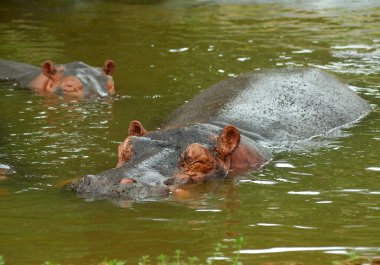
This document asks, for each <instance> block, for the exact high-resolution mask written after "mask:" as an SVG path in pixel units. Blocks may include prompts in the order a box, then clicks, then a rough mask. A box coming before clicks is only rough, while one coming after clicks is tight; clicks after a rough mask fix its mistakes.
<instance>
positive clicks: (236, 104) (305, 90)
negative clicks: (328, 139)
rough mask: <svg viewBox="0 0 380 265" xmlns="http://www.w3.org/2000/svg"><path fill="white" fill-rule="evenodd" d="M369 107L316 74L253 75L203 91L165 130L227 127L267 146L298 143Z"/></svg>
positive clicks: (310, 70) (278, 71)
mask: <svg viewBox="0 0 380 265" xmlns="http://www.w3.org/2000/svg"><path fill="white" fill-rule="evenodd" d="M370 110H371V107H370V105H369V104H368V103H367V102H366V101H364V100H363V99H361V98H360V97H359V96H357V95H356V94H355V93H354V92H353V91H352V90H350V89H349V88H348V86H347V85H345V84H343V83H342V82H340V81H339V80H337V79H336V78H335V77H334V76H332V75H330V74H327V73H325V72H323V71H321V70H319V69H313V68H302V69H273V70H265V71H257V72H252V73H248V74H244V75H241V76H238V77H236V78H232V79H229V80H226V81H223V82H221V83H218V84H216V85H214V86H212V87H211V88H209V89H207V90H204V91H203V92H202V93H200V94H199V95H198V96H196V97H195V98H193V99H192V100H190V101H189V102H187V103H186V104H184V105H183V106H182V107H180V108H179V109H177V110H176V111H175V112H174V113H172V114H171V115H170V116H169V119H168V121H167V122H166V123H165V127H166V128H169V127H179V126H185V125H189V124H194V123H212V124H218V125H223V124H232V125H235V126H237V127H238V128H239V129H240V130H241V131H242V132H243V133H244V132H246V133H247V134H253V135H255V136H256V137H258V138H262V139H266V140H270V141H276V142H277V141H289V140H291V141H294V140H303V139H308V138H310V137H313V136H316V135H321V134H325V133H327V132H329V131H330V130H332V129H334V128H337V127H340V126H343V125H346V124H348V123H351V122H353V121H356V120H357V119H359V118H360V117H362V116H363V115H365V114H366V113H368V112H369V111H370Z"/></svg>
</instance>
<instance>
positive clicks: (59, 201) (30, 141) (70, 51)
mask: <svg viewBox="0 0 380 265" xmlns="http://www.w3.org/2000/svg"><path fill="white" fill-rule="evenodd" d="M379 28H380V4H379V3H377V1H369V0H368V1H355V0H351V1H328V0H325V1H313V2H311V1H306V0H301V1H296V0H288V1H280V0H271V1H261V0H260V1H259V0H257V1H253V0H241V1H211V0H210V1H207V0H204V1H201V0H198V1H197V0H191V1H174V0H168V1H164V0H161V1H158V0H156V1H148V0H145V1H138V0H135V1H116V0H115V1H100V0H98V1H86V0H82V1H65V2H63V1H7V2H4V3H2V4H1V6H0V31H1V37H0V40H1V41H0V57H1V58H3V59H8V60H16V61H21V62H26V63H30V64H34V65H40V64H41V63H42V62H43V61H44V60H46V59H51V60H53V61H55V62H57V63H65V62H70V61H78V60H81V61H84V62H86V63H88V64H91V65H98V66H101V65H102V64H103V62H104V61H105V60H106V59H109V58H110V59H114V60H115V61H116V64H117V69H116V74H115V76H114V78H115V81H116V89H117V96H116V97H115V99H113V100H109V101H96V102H76V101H72V100H71V101H70V100H66V99H61V98H58V97H55V96H51V97H41V96H39V95H36V94H35V93H33V92H31V91H29V90H26V89H20V88H18V87H17V86H13V84H11V83H1V84H0V106H1V118H0V120H1V123H0V133H1V138H0V141H1V142H0V163H6V164H11V165H12V166H14V169H15V170H16V171H17V173H16V174H14V175H11V176H9V177H8V178H7V179H5V180H3V179H0V222H1V229H0V254H1V255H3V256H4V257H5V260H6V262H7V264H41V263H43V262H44V261H45V260H51V261H56V262H60V263H62V264H96V263H97V262H99V261H101V260H103V259H104V258H105V257H107V258H120V259H127V260H128V261H129V262H130V264H135V263H136V261H137V260H138V259H139V258H140V257H141V256H143V255H147V254H149V255H151V256H152V257H155V256H157V255H159V254H160V253H165V254H172V253H174V251H175V250H176V249H181V250H183V251H185V252H186V253H187V255H189V256H198V257H200V258H201V260H202V261H204V260H205V259H206V258H207V257H211V256H212V255H213V252H214V247H215V244H216V243H218V242H223V243H224V244H226V245H228V246H229V248H228V249H226V250H225V251H224V252H225V255H226V256H229V257H231V256H232V255H233V253H232V251H233V250H234V244H235V243H234V241H233V240H234V239H235V238H236V237H237V236H239V235H242V236H244V238H245V241H246V244H245V246H244V247H243V250H242V257H241V259H242V261H243V262H244V264H262V263H264V262H280V261H300V262H304V263H305V264H321V265H322V264H331V262H332V261H334V260H341V259H344V258H345V256H342V254H344V253H347V251H352V250H353V249H354V250H355V251H357V252H358V253H359V254H361V255H365V256H370V257H374V256H378V255H380V250H379V247H380V244H379V239H378V238H379V234H380V203H379V201H380V200H379V199H380V184H379V177H380V173H379V170H380V154H379V150H380V149H379V147H380V112H379V109H377V110H375V111H374V112H372V113H371V114H370V115H368V116H367V117H365V118H364V119H363V120H361V121H360V122H359V123H357V124H355V125H354V126H353V127H352V128H350V129H347V130H345V137H343V138H336V139H334V140H333V141H332V142H330V143H328V144H327V145H324V147H323V148H319V149H309V150H301V151H298V152H282V153H278V154H276V155H275V160H274V161H273V162H272V163H271V164H270V165H268V166H266V167H265V168H264V169H263V170H262V171H260V172H256V173H252V174H247V175H246V176H241V177H239V178H238V180H236V181H233V182H228V183H217V184H215V185H210V186H207V187H204V189H202V190H201V191H198V193H196V194H194V196H193V198H191V199H189V200H184V201H178V200H175V199H173V200H164V201H156V202H141V203H125V204H122V205H118V206H121V207H118V206H116V205H113V204H112V203H111V202H109V201H92V202H88V201H84V200H83V199H81V198H77V197H76V195H75V194H74V193H72V192H70V191H67V190H66V189H65V188H63V186H64V184H65V183H66V182H67V181H69V180H70V179H72V178H73V177H76V176H81V175H83V174H89V173H97V172H99V171H102V170H105V169H108V168H111V167H113V166H114V165H115V164H116V160H117V151H116V150H117V145H118V143H120V142H121V141H122V140H123V139H124V138H125V136H126V134H127V129H128V125H129V123H130V121H132V120H134V119H138V120H140V121H141V122H142V123H143V124H144V127H145V128H147V129H150V130H153V129H156V128H158V127H160V125H161V124H162V122H163V121H164V118H165V116H166V115H167V114H169V113H170V112H171V111H173V110H174V109H175V108H176V107H178V106H180V105H181V104H183V103H184V102H185V101H186V100H188V99H190V98H191V97H193V96H194V95H196V94H197V93H198V92H199V91H201V90H202V89H205V88H207V87H208V86H210V85H212V84H214V83H216V82H219V81H221V80H224V79H226V78H228V77H230V76H235V75H238V74H240V73H244V72H247V71H251V70H253V69H262V68H281V67H301V66H313V67H319V68H322V69H326V70H327V71H329V72H332V73H335V74H336V75H338V77H339V78H340V79H342V80H343V81H344V82H346V83H348V84H349V85H350V86H351V88H352V89H354V90H355V91H357V93H358V94H360V95H361V96H362V97H363V98H365V99H366V100H368V101H369V102H370V103H371V104H375V105H378V106H380V85H379V83H380V77H379V70H380V35H379ZM319 141H323V139H320V140H319ZM221 264H225V262H221Z"/></svg>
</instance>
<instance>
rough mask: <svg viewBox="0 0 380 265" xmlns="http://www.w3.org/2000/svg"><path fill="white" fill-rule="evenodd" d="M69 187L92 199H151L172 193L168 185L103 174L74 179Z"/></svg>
mask: <svg viewBox="0 0 380 265" xmlns="http://www.w3.org/2000/svg"><path fill="white" fill-rule="evenodd" d="M69 188H70V189H72V190H74V191H76V192H77V193H78V194H79V195H80V196H82V197H85V198H91V199H103V198H108V199H116V200H117V199H123V200H133V201H136V200H151V199H155V198H164V197H167V196H168V195H169V193H170V190H169V187H168V186H166V185H149V184H147V183H142V182H137V181H136V180H135V179H132V178H127V177H124V178H122V179H119V178H110V177H106V176H102V175H85V176H84V177H83V178H81V179H78V180H75V181H73V182H72V183H71V184H70V185H69Z"/></svg>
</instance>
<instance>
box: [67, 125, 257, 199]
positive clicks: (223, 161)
mask: <svg viewBox="0 0 380 265" xmlns="http://www.w3.org/2000/svg"><path fill="white" fill-rule="evenodd" d="M239 144H240V133H239V130H238V129H237V128H236V127H234V126H231V125H228V126H226V127H224V128H220V127H217V126H213V125H209V124H201V125H192V126H189V127H183V128H175V129H167V130H159V131H153V132H148V131H147V130H145V129H144V127H143V126H142V125H141V123H140V122H138V121H133V122H132V123H131V124H130V126H129V131H128V137H127V138H126V139H125V140H124V141H123V142H122V143H121V144H120V145H119V148H118V162H117V165H116V168H114V169H110V170H107V171H104V172H102V173H99V174H97V175H87V176H85V177H83V178H82V179H80V180H78V181H76V182H75V183H74V184H73V185H72V186H71V187H72V189H74V190H76V191H77V192H78V193H80V194H82V195H84V196H94V197H99V196H100V197H104V196H105V197H107V196H108V197H113V198H115V197H116V198H124V199H128V200H136V199H138V200H141V199H144V200H146V199H149V198H152V197H157V196H159V197H162V196H164V195H167V194H168V193H169V191H173V192H176V190H180V189H184V188H186V187H187V186H188V185H189V184H196V183H202V182H205V181H207V180H209V179H221V178H224V177H226V176H227V174H228V173H229V171H230V170H231V163H235V164H236V160H240V158H239V157H238V156H235V155H234V153H236V152H238V153H242V152H243V153H246V154H247V155H248V156H250V157H251V158H252V159H251V158H249V159H245V160H246V161H248V160H250V159H251V160H250V162H252V161H253V160H254V159H255V161H256V162H255V163H256V164H255V165H254V166H252V168H253V167H256V168H257V167H258V166H259V165H262V163H263V161H264V159H263V157H262V156H261V155H260V154H259V153H258V152H257V151H256V150H254V152H253V153H252V152H251V153H249V152H247V150H246V149H244V147H242V149H241V150H242V152H241V150H240V148H241V147H240V146H239ZM238 150H240V151H238ZM245 160H244V161H245Z"/></svg>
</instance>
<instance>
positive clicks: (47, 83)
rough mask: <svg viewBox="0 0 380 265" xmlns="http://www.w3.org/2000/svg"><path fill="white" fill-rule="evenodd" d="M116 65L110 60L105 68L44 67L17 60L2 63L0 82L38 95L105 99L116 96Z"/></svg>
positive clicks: (79, 65)
mask: <svg viewBox="0 0 380 265" xmlns="http://www.w3.org/2000/svg"><path fill="white" fill-rule="evenodd" d="M114 71H115V63H114V62H113V61H112V60H107V61H106V62H105V63H104V66H103V67H102V68H97V67H92V66H89V65H87V64H85V63H82V62H72V63H68V64H62V65H54V63H53V62H51V61H45V62H43V63H42V66H41V68H39V67H36V66H33V65H29V64H24V63H19V62H13V61H6V60H0V79H3V80H11V81H15V82H17V83H18V84H19V85H20V86H22V87H26V88H31V89H33V90H35V91H37V92H41V93H44V92H53V93H58V94H64V95H70V96H76V97H87V98H88V97H93V96H100V97H105V96H109V95H113V94H114V93H115V88H114V82H113V79H112V74H113V73H114Z"/></svg>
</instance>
